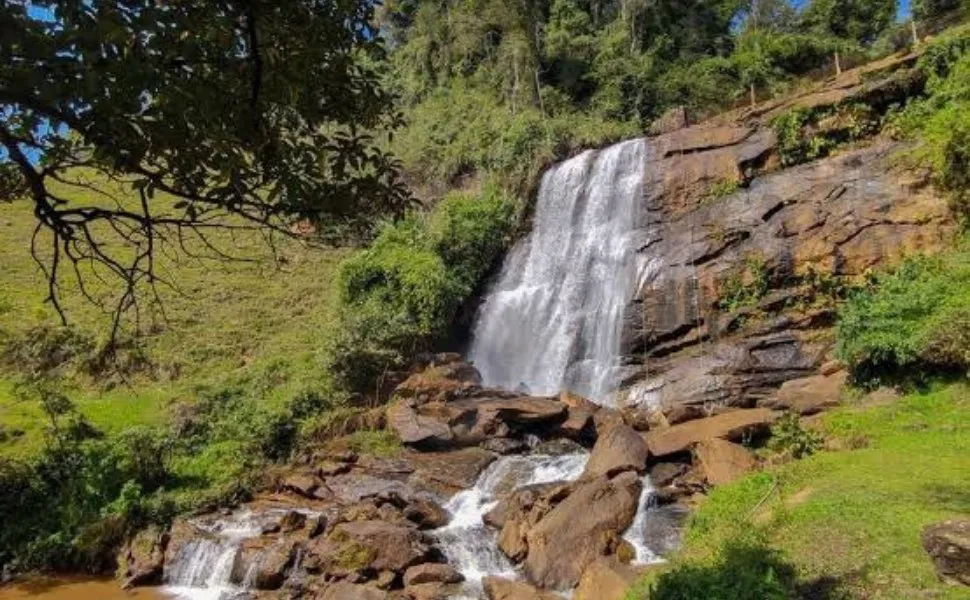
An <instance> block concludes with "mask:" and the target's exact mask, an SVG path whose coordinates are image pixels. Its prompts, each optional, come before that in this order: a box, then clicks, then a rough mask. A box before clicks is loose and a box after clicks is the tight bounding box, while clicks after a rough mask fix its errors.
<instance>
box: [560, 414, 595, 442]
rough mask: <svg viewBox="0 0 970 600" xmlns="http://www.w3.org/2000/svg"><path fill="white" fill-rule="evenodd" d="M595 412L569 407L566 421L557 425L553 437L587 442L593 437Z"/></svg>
mask: <svg viewBox="0 0 970 600" xmlns="http://www.w3.org/2000/svg"><path fill="white" fill-rule="evenodd" d="M593 433H594V427H593V411H591V410H588V409H586V408H580V407H575V408H574V407H567V408H566V420H565V421H563V422H562V423H560V424H558V425H556V427H555V429H554V430H553V435H558V436H562V437H565V438H569V439H571V440H585V439H588V438H590V437H592V435H593Z"/></svg>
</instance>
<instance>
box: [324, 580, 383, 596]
mask: <svg viewBox="0 0 970 600" xmlns="http://www.w3.org/2000/svg"><path fill="white" fill-rule="evenodd" d="M389 597H390V595H389V594H388V593H387V592H385V591H384V590H381V589H378V588H376V587H373V586H369V585H356V584H353V583H347V582H338V583H332V584H330V585H328V586H327V587H326V588H325V589H324V590H323V592H322V593H320V594H318V595H317V596H316V600H388V598H389Z"/></svg>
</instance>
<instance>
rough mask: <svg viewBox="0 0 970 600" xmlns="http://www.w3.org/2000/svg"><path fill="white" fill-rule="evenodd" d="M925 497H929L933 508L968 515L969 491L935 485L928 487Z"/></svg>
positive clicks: (969, 509)
mask: <svg viewBox="0 0 970 600" xmlns="http://www.w3.org/2000/svg"><path fill="white" fill-rule="evenodd" d="M926 495H927V496H929V497H930V499H931V500H932V502H933V504H934V506H937V507H939V508H941V509H943V510H946V511H949V512H955V513H960V514H966V513H970V489H967V488H965V487H961V486H956V485H948V484H940V483H937V484H933V485H930V486H928V488H927V489H926Z"/></svg>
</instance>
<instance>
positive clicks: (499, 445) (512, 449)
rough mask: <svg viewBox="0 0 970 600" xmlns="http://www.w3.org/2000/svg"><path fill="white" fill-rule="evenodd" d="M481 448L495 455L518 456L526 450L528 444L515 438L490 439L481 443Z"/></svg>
mask: <svg viewBox="0 0 970 600" xmlns="http://www.w3.org/2000/svg"><path fill="white" fill-rule="evenodd" d="M482 448H484V449H485V450H488V451H489V452H494V453H496V454H518V453H520V452H524V451H525V450H528V448H529V444H527V443H526V442H525V440H520V439H517V438H491V439H487V440H485V441H484V442H482Z"/></svg>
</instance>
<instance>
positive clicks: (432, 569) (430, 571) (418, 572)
mask: <svg viewBox="0 0 970 600" xmlns="http://www.w3.org/2000/svg"><path fill="white" fill-rule="evenodd" d="M464 580H465V578H464V577H463V576H462V574H461V573H459V572H458V571H457V570H456V569H455V568H454V567H452V566H451V565H446V564H441V563H424V564H422V565H415V566H413V567H411V568H409V569H408V570H407V571H405V572H404V585H406V586H413V585H420V584H422V583H461V582H462V581H464Z"/></svg>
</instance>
